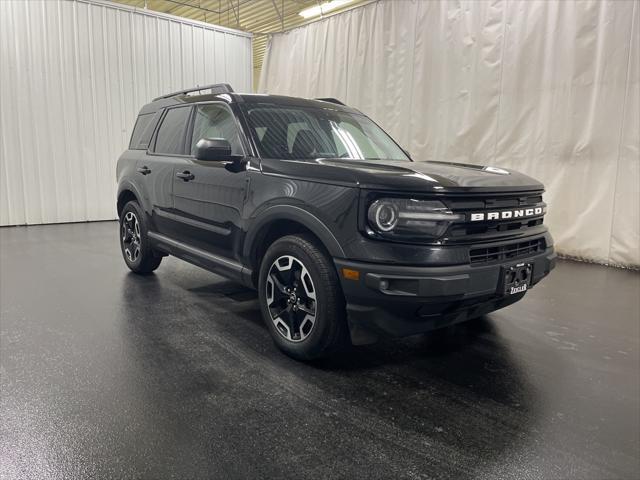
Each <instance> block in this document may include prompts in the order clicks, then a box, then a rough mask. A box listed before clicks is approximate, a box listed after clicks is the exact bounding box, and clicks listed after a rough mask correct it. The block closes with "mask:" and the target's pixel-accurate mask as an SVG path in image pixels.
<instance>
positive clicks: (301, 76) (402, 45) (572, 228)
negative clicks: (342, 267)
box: [260, 0, 640, 266]
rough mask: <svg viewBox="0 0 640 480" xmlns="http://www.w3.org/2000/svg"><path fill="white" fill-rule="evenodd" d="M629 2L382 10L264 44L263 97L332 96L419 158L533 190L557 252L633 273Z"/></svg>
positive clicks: (635, 13) (635, 154)
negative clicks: (521, 175)
mask: <svg viewBox="0 0 640 480" xmlns="http://www.w3.org/2000/svg"><path fill="white" fill-rule="evenodd" d="M639 17H640V4H639V3H638V2H634V1H615V0H614V1H608V2H607V1H590V2H569V1H558V2H553V1H539V2H534V1H513V0H508V1H500V0H496V1H493V2H488V1H450V2H436V1H411V0H406V1H404V0H393V1H391V0H389V1H379V2H377V3H373V4H370V5H367V6H365V7H362V8H357V9H354V10H351V11H349V12H347V13H344V14H340V15H336V16H333V17H330V18H328V19H325V20H322V21H319V22H316V23H312V24H310V25H308V26H305V27H301V28H298V29H296V30H293V31H290V32H287V33H284V34H279V35H275V36H274V37H273V38H272V39H271V41H270V44H269V47H268V51H267V56H266V59H265V62H264V65H263V69H262V75H261V78H260V91H261V92H268V93H279V94H286V95H296V96H304V97H336V98H338V99H341V100H343V101H345V102H346V103H348V104H349V105H351V106H354V107H356V108H358V109H360V110H361V111H363V112H364V113H366V114H367V115H369V116H371V117H372V118H373V119H374V120H376V121H377V122H379V123H380V124H381V125H382V126H383V127H384V128H386V129H387V130H388V131H389V132H390V133H391V134H392V135H393V136H394V137H395V138H396V139H397V140H398V141H399V142H400V143H401V144H402V145H403V146H405V147H406V148H407V149H408V150H409V151H411V153H412V155H413V157H414V158H415V159H418V160H443V161H461V162H470V163H477V164H488V165H496V166H505V167H509V168H514V169H517V170H520V171H522V172H525V173H527V174H530V175H532V176H534V177H535V178H538V179H539V180H541V181H543V182H544V183H545V185H546V188H547V193H546V194H545V200H546V201H547V203H549V214H548V216H547V220H546V223H547V224H548V225H549V227H550V229H551V231H552V234H553V235H554V237H555V239H556V246H557V248H558V250H559V251H560V252H561V253H564V254H565V255H572V256H576V257H581V258H585V259H590V260H594V261H598V262H603V263H613V264H620V265H629V266H631V265H635V266H637V265H640V192H639V188H640V30H639V28H640V26H639V25H638V24H639Z"/></svg>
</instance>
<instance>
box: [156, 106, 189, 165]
mask: <svg viewBox="0 0 640 480" xmlns="http://www.w3.org/2000/svg"><path fill="white" fill-rule="evenodd" d="M190 114H191V107H178V108H172V109H170V110H168V111H167V114H166V115H165V116H164V119H163V120H162V124H161V125H160V128H159V129H158V134H157V136H156V146H155V149H154V152H155V153H164V154H167V155H183V154H184V153H185V152H184V139H185V130H186V128H187V123H188V122H189V115H190Z"/></svg>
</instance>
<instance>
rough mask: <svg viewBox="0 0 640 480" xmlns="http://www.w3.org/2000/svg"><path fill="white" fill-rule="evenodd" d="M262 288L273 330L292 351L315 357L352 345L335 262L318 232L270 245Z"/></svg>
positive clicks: (266, 316) (264, 309) (280, 345)
mask: <svg viewBox="0 0 640 480" xmlns="http://www.w3.org/2000/svg"><path fill="white" fill-rule="evenodd" d="M258 292H259V298H260V310H261V311H262V317H263V318H264V321H265V323H266V324H267V328H268V329H269V332H270V333H271V336H272V337H273V341H274V342H275V344H276V345H277V346H278V348H280V350H282V351H283V352H284V353H286V354H287V355H289V356H291V357H293V358H295V359H298V360H303V361H308V360H314V359H317V358H322V357H326V356H328V355H330V354H331V353H334V352H336V351H338V350H339V349H340V348H342V347H344V346H346V345H348V344H349V342H348V334H347V321H346V317H347V314H346V309H345V300H344V295H343V293H342V289H341V287H340V282H339V280H338V275H337V273H336V269H335V266H334V265H333V261H332V260H331V258H330V257H329V256H328V255H327V254H326V253H325V252H324V251H323V250H322V248H321V247H320V246H319V245H318V244H317V242H316V240H315V239H314V238H313V237H312V236H310V235H290V236H286V237H282V238H281V239H279V240H277V241H275V242H274V243H273V244H272V245H271V246H270V247H269V249H268V250H267V252H266V254H265V255H264V258H263V259H262V263H261V264H260V275H259V279H258Z"/></svg>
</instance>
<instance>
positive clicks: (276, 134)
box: [245, 105, 411, 161]
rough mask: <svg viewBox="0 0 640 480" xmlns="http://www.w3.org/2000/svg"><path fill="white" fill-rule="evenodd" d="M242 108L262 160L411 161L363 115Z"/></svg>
mask: <svg viewBox="0 0 640 480" xmlns="http://www.w3.org/2000/svg"><path fill="white" fill-rule="evenodd" d="M245 108H246V110H245V112H246V114H247V117H248V119H249V124H250V127H251V130H252V132H251V133H252V134H253V136H254V138H255V142H256V144H257V146H258V150H259V151H260V156H261V157H262V158H280V159H310V158H312V159H316V158H344V159H355V160H398V161H411V160H410V159H409V158H408V157H407V155H406V154H405V153H404V152H403V151H402V149H401V148H400V147H399V146H398V145H397V144H396V143H395V142H394V141H393V140H392V139H391V137H389V135H387V134H386V133H385V132H384V130H382V129H381V128H380V127H378V126H377V125H376V124H375V123H373V122H372V121H371V120H369V119H368V118H367V117H365V116H364V115H359V114H355V113H348V112H340V111H336V110H330V109H323V108H306V107H291V106H283V107H279V106H277V105H247V106H246V107H245Z"/></svg>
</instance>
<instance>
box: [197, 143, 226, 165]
mask: <svg viewBox="0 0 640 480" xmlns="http://www.w3.org/2000/svg"><path fill="white" fill-rule="evenodd" d="M195 157H196V160H202V161H205V162H224V161H228V160H234V159H235V158H236V157H235V156H233V155H231V144H230V143H229V142H228V141H226V140H225V139H224V138H201V139H200V140H198V143H196V154H195Z"/></svg>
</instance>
